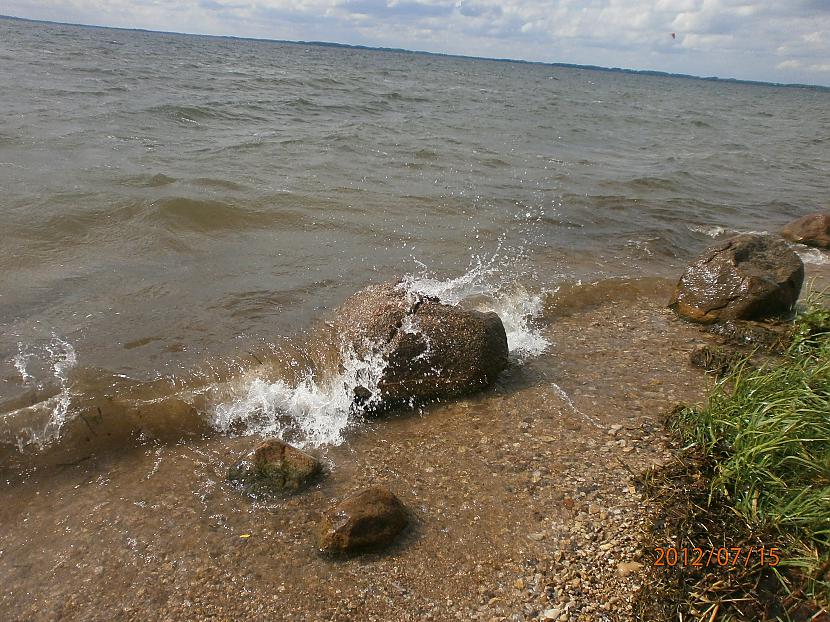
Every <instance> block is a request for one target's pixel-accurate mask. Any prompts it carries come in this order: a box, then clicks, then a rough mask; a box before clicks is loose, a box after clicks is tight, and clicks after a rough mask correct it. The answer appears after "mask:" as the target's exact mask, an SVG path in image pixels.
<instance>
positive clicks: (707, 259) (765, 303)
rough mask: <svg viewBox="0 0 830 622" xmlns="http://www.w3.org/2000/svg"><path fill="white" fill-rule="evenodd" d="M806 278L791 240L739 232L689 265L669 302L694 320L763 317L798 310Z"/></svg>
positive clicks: (710, 321) (678, 311)
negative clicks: (793, 309)
mask: <svg viewBox="0 0 830 622" xmlns="http://www.w3.org/2000/svg"><path fill="white" fill-rule="evenodd" d="M803 281H804V264H803V263H802V262H801V259H799V257H798V255H797V254H796V253H795V252H794V251H793V250H792V249H791V248H790V247H789V246H787V244H786V242H784V241H782V240H779V239H777V238H774V237H772V236H768V235H755V234H745V235H739V236H736V237H734V238H731V239H729V240H725V241H724V242H722V243H720V244H717V245H715V246H713V247H711V248H709V249H708V250H706V251H705V252H704V253H703V254H702V255H700V256H699V257H698V258H697V259H695V260H694V261H693V262H692V263H691V264H689V266H688V267H687V268H686V271H685V272H684V273H683V276H682V277H680V281H679V282H678V283H677V287H676V288H675V292H674V296H673V298H672V302H671V304H670V305H669V306H670V307H672V308H673V309H674V310H675V311H676V312H677V314H678V315H680V316H681V317H684V318H686V319H688V320H691V321H693V322H701V323H712V322H719V321H724V320H741V319H744V320H755V319H763V318H767V317H771V316H775V315H779V314H781V313H785V312H787V311H789V310H790V309H792V307H793V305H794V304H795V301H796V300H798V295H799V293H800V292H801V285H802V283H803Z"/></svg>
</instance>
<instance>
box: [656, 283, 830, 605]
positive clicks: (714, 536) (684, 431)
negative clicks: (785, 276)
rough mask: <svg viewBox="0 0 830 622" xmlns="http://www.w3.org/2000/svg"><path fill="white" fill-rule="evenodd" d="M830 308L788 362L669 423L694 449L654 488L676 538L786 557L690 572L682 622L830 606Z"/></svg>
mask: <svg viewBox="0 0 830 622" xmlns="http://www.w3.org/2000/svg"><path fill="white" fill-rule="evenodd" d="M825 302H826V299H825V298H824V296H814V297H812V298H811V300H810V301H809V303H808V305H807V308H806V309H805V310H803V311H802V312H801V313H800V314H799V315H798V316H797V317H796V319H795V321H794V325H793V330H792V335H793V339H792V343H791V345H790V346H789V347H788V349H787V350H786V351H785V352H784V353H783V354H782V355H781V356H778V357H774V358H771V359H769V360H768V362H766V363H765V364H764V365H762V366H761V367H760V368H753V367H752V366H750V365H737V366H736V367H735V368H733V369H732V370H731V371H730V372H728V373H727V375H726V376H724V377H722V378H720V379H719V380H718V383H717V385H716V387H715V389H714V390H713V392H712V394H711V395H710V397H709V400H708V403H707V404H706V405H705V406H703V407H699V408H689V407H685V408H680V409H677V410H675V412H673V413H672V415H671V417H670V425H671V427H672V428H673V430H674V431H675V433H676V434H677V435H678V437H679V438H680V439H681V440H682V442H683V444H684V445H685V451H684V453H683V456H684V458H683V459H682V460H681V461H680V462H681V464H682V467H681V468H679V469H678V468H677V465H675V467H674V471H671V472H664V473H662V474H660V475H659V476H656V475H652V476H650V477H651V480H650V493H651V496H652V497H653V498H654V499H655V500H657V502H658V503H663V505H664V506H665V500H666V499H668V498H672V499H673V500H672V503H673V504H674V508H673V509H671V510H668V509H666V508H665V507H664V508H663V513H664V514H666V515H671V516H669V519H670V520H668V523H671V525H672V528H671V529H670V530H669V531H670V532H671V537H672V538H674V539H676V540H678V541H681V542H682V543H683V544H684V545H692V544H693V545H696V546H704V544H701V540H703V541H705V542H708V544H706V546H708V545H714V546H723V545H732V546H745V547H746V546H749V545H750V544H753V543H754V544H755V545H759V544H760V545H764V546H766V547H767V548H769V547H773V546H774V547H779V548H780V549H781V550H782V556H781V563H780V565H778V566H777V567H774V568H771V567H769V566H766V567H763V566H761V565H760V564H756V565H754V566H753V567H750V568H741V569H737V568H730V569H717V568H715V569H712V568H708V569H705V570H700V569H691V570H688V569H687V570H683V571H682V572H683V573H685V574H684V576H683V578H682V580H681V579H678V580H677V581H679V582H681V583H682V582H685V583H687V584H688V588H685V587H684V588H682V590H681V592H683V599H685V600H686V604H685V610H686V611H687V613H688V614H689V616H690V617H688V618H684V619H701V620H710V616H711V620H715V619H717V620H723V621H726V620H750V619H752V620H756V619H770V620H810V619H813V618H812V616H813V615H815V614H816V613H819V612H821V610H822V607H828V605H830V577H828V568H830V332H829V331H830V310H828V308H827V307H826V305H825ZM647 483H648V482H647ZM647 488H649V486H648V485H647ZM672 517H673V518H672ZM661 522H663V521H661ZM662 537H664V538H665V537H666V533H663V534H662ZM655 541H656V539H655ZM667 585H668V583H667ZM675 587H677V586H675ZM679 593H680V592H678V590H677V589H675V591H674V592H673V597H674V598H675V599H676V598H677V597H678V594H679ZM756 603H757V604H756ZM675 619H677V618H675ZM815 619H827V618H815Z"/></svg>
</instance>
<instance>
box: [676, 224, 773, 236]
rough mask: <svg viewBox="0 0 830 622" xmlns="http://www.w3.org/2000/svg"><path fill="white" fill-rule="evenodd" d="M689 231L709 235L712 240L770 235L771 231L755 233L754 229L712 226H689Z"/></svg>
mask: <svg viewBox="0 0 830 622" xmlns="http://www.w3.org/2000/svg"><path fill="white" fill-rule="evenodd" d="M688 229H689V231H694V232H695V233H702V234H704V235H708V236H709V237H710V238H719V237H721V236H723V235H769V234H770V232H769V231H755V230H752V229H749V230H742V229H729V228H727V227H720V226H717V225H715V226H712V225H689V226H688Z"/></svg>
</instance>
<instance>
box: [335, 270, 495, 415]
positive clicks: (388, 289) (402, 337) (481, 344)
mask: <svg viewBox="0 0 830 622" xmlns="http://www.w3.org/2000/svg"><path fill="white" fill-rule="evenodd" d="M334 328H335V331H336V332H337V333H338V334H339V335H340V337H341V338H342V339H344V340H345V342H346V344H347V345H348V346H349V347H351V348H352V349H353V350H354V352H355V354H356V355H357V356H358V357H359V358H361V359H367V358H371V357H372V356H374V357H379V358H380V359H381V360H382V361H383V369H382V372H380V371H379V372H378V373H379V377H377V378H374V379H373V380H371V381H367V383H366V385H367V386H358V387H357V389H356V390H355V400H356V402H359V403H366V404H367V405H368V406H369V407H370V409H380V408H385V407H389V406H393V405H395V404H400V403H406V402H409V403H411V402H423V401H427V400H432V399H436V398H446V397H454V396H458V395H463V394H466V393H471V392H474V391H477V390H480V389H482V388H484V387H487V386H489V385H490V384H492V383H493V382H494V381H495V379H496V377H497V376H498V375H499V373H500V372H501V371H502V370H503V369H504V368H505V367H507V335H506V333H505V330H504V326H503V324H502V322H501V319H500V318H499V316H498V315H496V314H495V313H481V312H478V311H470V310H466V309H462V308H460V307H456V306H452V305H447V304H443V303H441V302H440V301H439V300H438V299H437V298H433V297H429V296H424V295H421V294H417V293H413V292H410V291H408V290H407V289H406V288H405V286H404V285H403V284H402V283H394V282H393V283H383V284H380V285H372V286H370V287H367V288H365V289H363V290H361V291H359V292H357V293H356V294H354V295H353V296H351V297H350V298H349V299H347V300H346V301H345V302H344V303H343V305H342V306H341V307H340V308H339V309H338V310H337V312H336V319H335V320H334Z"/></svg>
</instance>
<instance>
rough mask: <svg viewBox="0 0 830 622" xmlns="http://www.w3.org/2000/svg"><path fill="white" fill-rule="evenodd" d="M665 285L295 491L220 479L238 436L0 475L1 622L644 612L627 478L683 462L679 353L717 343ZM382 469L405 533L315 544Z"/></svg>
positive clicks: (387, 424)
mask: <svg viewBox="0 0 830 622" xmlns="http://www.w3.org/2000/svg"><path fill="white" fill-rule="evenodd" d="M668 287H669V284H668V283H665V282H652V283H647V284H645V285H643V284H640V285H637V286H632V285H630V284H629V285H626V286H621V287H620V291H619V292H616V293H615V294H614V295H611V296H608V295H603V296H598V297H597V298H596V300H595V301H594V303H595V304H594V305H593V306H591V307H588V308H585V307H584V306H583V307H582V308H581V309H580V310H579V311H576V312H572V310H569V309H568V305H567V303H564V304H560V305H558V307H557V308H556V309H550V310H549V313H548V314H547V316H548V317H547V319H548V321H549V326H548V327H547V329H546V334H547V336H548V337H549V338H550V339H551V341H552V344H553V345H552V346H551V348H550V350H549V352H548V353H547V354H545V355H543V356H541V357H539V358H537V359H535V360H533V361H531V362H529V363H526V364H525V365H522V366H516V367H512V368H511V369H509V370H508V372H506V373H505V374H503V376H502V378H501V380H500V381H499V383H498V384H497V386H496V387H494V388H493V389H492V390H490V391H488V392H486V393H484V394H482V395H480V396H477V397H474V398H470V399H466V400H462V401H458V402H454V403H451V404H438V405H434V406H432V407H430V408H428V409H426V410H424V411H423V412H420V413H407V414H401V415H397V416H387V417H384V418H381V419H377V420H374V421H372V422H370V423H369V424H368V425H366V426H365V427H364V428H362V429H360V430H359V431H356V432H355V433H353V435H352V437H351V438H350V440H349V442H348V443H347V444H346V445H345V446H341V447H333V448H327V449H326V450H324V451H323V452H322V454H321V456H322V458H323V459H324V461H325V462H326V463H327V465H328V468H329V470H330V472H329V473H328V475H327V476H326V477H325V478H324V479H323V480H322V481H321V482H320V483H319V484H318V485H317V486H316V487H314V488H312V489H311V490H309V491H307V492H305V493H303V494H300V495H297V496H294V497H291V498H288V499H285V500H281V501H275V502H269V503H252V502H251V501H250V500H248V499H246V498H243V497H241V496H240V495H239V493H238V492H236V491H235V490H233V489H232V488H231V487H229V486H228V485H227V484H226V483H225V481H224V475H225V473H226V471H227V467H228V465H229V464H231V463H232V462H233V461H234V460H235V459H236V458H237V456H239V455H240V453H241V452H243V451H244V450H245V449H247V447H249V446H250V444H251V442H252V441H251V439H244V438H237V439H227V438H222V437H213V438H209V439H205V440H202V441H199V442H188V443H187V444H181V445H173V446H169V445H168V446H162V445H155V444H152V443H148V444H146V445H144V446H141V447H138V448H136V449H134V450H130V451H125V452H123V453H121V454H120V455H109V456H102V457H97V458H93V459H90V460H87V461H84V462H81V463H79V464H76V465H72V466H65V467H59V468H56V469H55V468H53V469H39V470H32V471H29V472H27V473H24V474H19V473H15V474H12V473H5V474H4V479H6V480H7V485H6V486H4V487H3V489H2V490H1V491H0V523H2V524H3V525H4V529H3V530H2V535H0V572H2V576H3V577H4V579H5V580H4V584H3V587H2V593H1V595H0V612H2V618H3V619H6V620H185V619H187V620H241V619H253V620H292V621H293V620H297V621H299V620H308V621H312V620H314V621H316V620H378V621H380V620H383V621H386V620H470V619H476V620H488V621H490V620H537V619H543V620H544V619H550V620H554V619H556V620H562V621H566V620H570V621H576V620H585V621H588V620H591V621H595V620H620V621H624V620H631V619H633V618H632V616H631V613H630V606H631V601H632V599H633V597H634V595H635V594H636V592H637V590H638V589H639V588H640V586H641V582H642V577H643V574H642V569H638V566H637V565H636V564H637V563H639V564H643V565H648V564H650V563H652V558H651V556H650V552H648V551H645V552H643V551H641V550H640V549H639V548H638V539H639V536H640V529H641V526H642V521H643V519H644V516H645V512H646V508H644V505H643V502H642V501H641V498H640V496H639V494H638V492H637V490H636V489H635V487H634V478H633V474H636V473H639V472H641V471H642V470H644V469H646V468H648V467H649V466H651V465H653V464H660V463H663V462H665V461H666V460H668V459H669V458H670V456H671V450H670V448H669V447H668V439H667V438H666V436H665V435H664V432H663V430H662V424H661V415H662V414H663V413H664V412H666V410H667V409H670V408H671V407H672V406H673V405H674V404H675V403H676V402H680V401H686V402H698V401H700V400H702V399H703V397H704V395H705V390H706V388H707V386H708V385H709V383H710V380H709V379H708V378H707V377H706V376H705V375H704V374H702V373H701V372H699V371H697V370H693V369H692V368H691V367H690V366H689V363H688V353H689V351H690V350H691V349H692V348H693V347H694V345H695V344H697V343H703V342H707V341H709V340H711V337H710V336H709V335H707V334H706V333H705V332H703V331H701V330H700V329H699V328H698V327H695V326H692V325H689V324H686V323H684V322H681V321H679V320H677V319H676V318H674V317H673V315H672V314H671V313H670V312H669V311H667V310H666V309H665V308H664V304H665V301H666V299H667V295H668V291H669V290H668ZM581 296H582V298H583V302H584V300H585V299H586V294H585V292H582V294H581ZM587 297H588V298H589V296H587ZM561 299H562V298H561V297H560V300H561ZM370 483H377V484H383V485H385V486H388V487H389V488H391V489H392V490H394V491H395V492H396V493H397V494H398V495H399V497H400V498H401V499H402V500H403V501H404V503H406V504H407V506H408V507H409V509H410V510H411V512H412V515H413V521H412V525H411V527H410V528H409V529H408V530H407V532H406V533H405V535H404V537H403V538H402V539H401V541H400V542H399V543H398V544H397V545H396V546H395V547H393V548H392V549H391V550H389V551H388V552H386V553H384V554H373V555H368V556H364V557H361V558H354V559H349V560H331V559H328V558H325V557H323V556H321V555H320V554H319V553H318V552H317V551H316V547H315V536H314V534H315V530H316V525H317V521H318V518H319V516H320V514H321V513H322V512H323V511H324V510H325V508H327V507H328V505H329V504H330V503H331V502H332V501H333V500H336V499H340V498H342V497H343V496H345V495H346V494H348V493H349V492H352V491H354V490H356V489H359V488H360V487H362V486H365V485H367V484H370ZM246 534H250V537H245V538H243V537H240V536H243V535H246ZM635 562H636V563H635Z"/></svg>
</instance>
